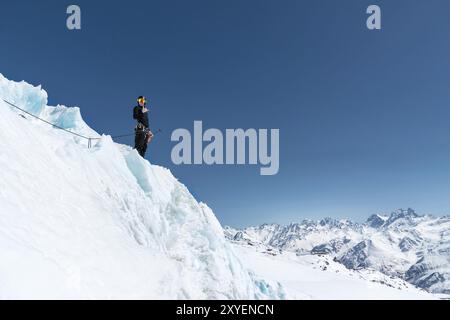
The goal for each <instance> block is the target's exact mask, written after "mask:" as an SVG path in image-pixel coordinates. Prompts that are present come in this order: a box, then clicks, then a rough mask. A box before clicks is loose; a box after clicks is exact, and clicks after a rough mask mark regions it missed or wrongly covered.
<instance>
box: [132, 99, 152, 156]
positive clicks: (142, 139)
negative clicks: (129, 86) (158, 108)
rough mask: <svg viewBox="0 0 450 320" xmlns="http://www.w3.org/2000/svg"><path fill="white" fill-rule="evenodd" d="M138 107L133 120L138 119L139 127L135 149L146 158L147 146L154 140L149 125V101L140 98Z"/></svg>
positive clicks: (136, 129) (135, 108)
mask: <svg viewBox="0 0 450 320" xmlns="http://www.w3.org/2000/svg"><path fill="white" fill-rule="evenodd" d="M137 102H138V105H137V106H135V107H134V109H133V118H134V119H136V121H137V125H136V128H135V129H134V130H135V134H136V135H135V139H134V144H135V146H134V148H135V149H136V150H137V151H138V152H139V154H140V155H141V156H142V157H143V158H144V157H145V151H147V145H148V143H150V141H151V140H152V138H153V133H152V132H151V131H150V128H149V125H148V109H147V99H146V98H145V97H143V96H139V98H138V99H137Z"/></svg>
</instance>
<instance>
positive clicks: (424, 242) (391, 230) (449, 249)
mask: <svg viewBox="0 0 450 320" xmlns="http://www.w3.org/2000/svg"><path fill="white" fill-rule="evenodd" d="M449 230H450V217H433V216H430V215H425V216H421V215H418V214H417V213H416V212H415V211H414V210H412V209H407V210H403V209H399V210H397V211H395V212H392V213H391V214H390V215H372V216H370V217H369V219H368V220H367V222H366V223H363V224H358V223H353V222H351V221H348V220H341V221H338V220H335V219H330V218H327V219H323V220H320V221H310V220H305V221H303V222H301V223H297V224H295V223H293V224H290V225H288V226H284V227H283V226H279V225H267V224H265V225H262V226H260V227H250V228H246V229H244V230H235V229H233V228H230V227H225V234H226V236H227V238H228V239H230V240H232V242H234V243H241V244H245V245H252V246H258V245H264V246H266V247H270V248H276V249H278V250H282V251H289V252H295V253H297V254H315V255H324V256H325V255H326V256H329V257H331V258H333V259H334V260H335V261H337V262H340V263H341V264H343V265H344V266H345V267H347V268H348V269H353V270H363V269H366V270H369V269H371V270H378V271H380V272H382V273H384V274H386V275H388V276H393V277H399V278H402V279H404V280H406V281H408V282H410V283H412V284H414V285H416V286H418V287H420V288H423V289H426V290H428V291H430V292H433V293H444V294H450V268H449V267H448V266H449V263H450V232H449Z"/></svg>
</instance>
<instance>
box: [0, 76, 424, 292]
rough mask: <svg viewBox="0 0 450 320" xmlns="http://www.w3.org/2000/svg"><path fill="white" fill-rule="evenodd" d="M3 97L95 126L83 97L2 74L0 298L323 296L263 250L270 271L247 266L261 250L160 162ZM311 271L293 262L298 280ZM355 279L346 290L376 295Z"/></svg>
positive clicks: (84, 127)
mask: <svg viewBox="0 0 450 320" xmlns="http://www.w3.org/2000/svg"><path fill="white" fill-rule="evenodd" d="M1 99H5V100H7V101H10V102H12V103H14V104H16V105H17V106H20V107H21V108H24V109H25V110H27V111H28V112H31V113H32V114H34V115H37V116H40V117H42V118H44V119H46V120H48V121H51V122H52V123H55V124H57V125H58V126H61V127H63V128H66V129H68V130H70V131H73V132H77V133H80V134H83V135H86V136H91V137H92V136H93V137H95V136H99V135H98V133H96V132H95V131H94V130H92V129H91V128H90V127H89V126H88V125H87V124H86V123H85V122H84V121H83V120H82V117H81V114H80V110H79V108H76V107H73V108H68V107H65V106H56V107H52V106H48V105H47V93H46V92H45V91H44V90H42V89H41V87H40V86H39V87H34V86H32V85H29V84H27V83H25V82H20V83H18V82H13V81H9V80H7V79H6V78H4V77H3V76H2V75H1V74H0V299H286V298H287V299H289V298H311V297H312V298H322V297H327V293H326V292H325V291H326V290H327V289H326V288H325V287H326V286H325V287H324V288H323V290H324V291H323V292H320V290H319V291H314V292H311V293H305V291H307V290H308V286H305V288H304V289H303V290H300V291H301V293H302V294H300V295H298V294H297V293H298V291H299V290H297V291H296V292H294V293H292V294H291V293H289V292H288V291H286V289H285V288H284V287H283V286H282V285H281V284H280V283H279V281H278V280H277V277H280V278H282V277H281V276H282V273H283V272H285V270H288V271H289V272H292V271H290V270H293V269H286V268H283V266H286V263H287V262H285V261H284V262H283V261H282V262H281V264H279V266H280V269H279V270H278V273H277V272H275V271H276V269H277V262H276V261H274V260H270V265H269V267H270V268H269V269H267V270H272V271H273V272H271V277H270V278H267V279H269V280H267V279H264V276H265V275H266V273H267V271H266V272H264V268H263V264H265V263H267V261H262V264H259V265H257V266H256V267H257V269H258V273H255V272H254V271H251V268H253V267H255V263H256V264H257V261H259V258H258V257H256V258H255V259H253V260H252V259H250V260H251V261H247V260H244V259H242V257H240V256H241V255H242V253H241V252H237V253H235V248H234V247H233V245H232V244H231V243H229V242H228V241H227V240H226V239H225V237H224V232H223V229H222V227H221V225H220V223H219V222H218V220H217V219H216V217H215V216H214V214H213V212H212V211H211V209H210V208H208V206H207V205H205V204H203V203H198V202H197V201H196V200H195V199H194V198H193V196H192V195H191V194H190V193H189V191H188V190H187V188H186V187H185V186H184V185H183V184H181V183H180V182H178V181H177V179H175V178H174V177H173V176H172V174H171V173H170V171H169V170H168V169H165V168H162V167H160V166H156V165H151V164H150V163H149V162H148V161H147V160H144V159H142V158H141V157H140V156H139V155H138V153H137V152H136V151H135V150H133V149H132V148H130V147H128V146H125V145H121V144H117V143H114V142H113V141H112V139H111V137H110V136H107V135H102V136H101V139H100V140H96V141H94V143H93V147H92V148H90V149H89V148H87V141H86V140H84V139H82V138H80V137H76V136H73V135H71V134H69V133H67V132H64V131H63V130H60V129H57V128H54V127H52V126H50V125H48V124H45V123H43V122H40V121H39V120H37V119H34V118H32V117H30V116H29V115H26V114H25V115H23V116H21V114H22V113H21V112H20V111H18V110H16V109H14V108H12V107H11V106H10V105H8V104H6V103H5V102H3V100H1ZM290 266H291V267H292V264H290ZM261 269H262V271H261ZM274 270H275V271H274ZM308 270H309V271H308ZM310 271H311V272H312V268H309V269H308V268H305V267H301V268H299V269H298V272H299V274H301V277H300V278H298V279H299V281H296V282H295V283H296V285H297V286H299V287H302V286H303V284H304V283H305V282H302V281H303V280H302V279H306V278H308V272H310ZM314 275H316V276H317V274H316V273H314ZM338 278H339V277H338ZM339 279H340V280H339V281H336V278H324V279H323V280H324V281H325V283H326V281H328V280H329V281H334V287H336V285H338V284H339V285H340V284H342V286H345V283H346V279H347V278H339ZM359 284H360V286H359V287H358V288H359V289H360V290H359V291H358V292H355V291H353V293H354V295H353V296H352V295H351V294H349V295H346V296H345V297H349V296H350V297H351V298H354V299H355V298H364V297H366V298H372V297H374V292H373V291H371V290H370V287H364V285H363V284H364V283H363V282H360V283H359ZM331 285H332V284H331ZM383 289H384V290H385V291H386V292H389V295H388V297H389V298H397V299H402V298H418V299H421V298H424V293H422V292H421V291H419V290H416V289H409V290H407V291H404V290H397V289H395V290H394V289H392V288H388V287H383V286H381V285H380V286H379V287H377V290H378V291H376V293H377V294H376V297H377V298H383V297H384V295H383V292H384V290H383ZM294 291H295V290H294ZM427 297H431V296H427Z"/></svg>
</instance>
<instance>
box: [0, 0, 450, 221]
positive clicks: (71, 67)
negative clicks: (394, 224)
mask: <svg viewBox="0 0 450 320" xmlns="http://www.w3.org/2000/svg"><path fill="white" fill-rule="evenodd" d="M69 4H78V5H80V7H81V10H82V30H81V31H75V32H74V31H68V30H67V29H66V27H65V20H66V14H65V11H66V8H67V6H68V5H69ZM370 4H378V5H380V6H381V9H382V30H381V31H375V32H374V31H369V30H367V29H366V27H365V20H366V17H367V15H366V13H365V11H366V8H367V6H368V5H370ZM0 41H1V48H0V73H3V74H4V75H5V76H6V77H8V78H10V79H14V80H22V79H25V80H27V81H28V82H31V83H33V84H42V85H43V87H44V88H45V89H46V90H47V91H48V92H49V95H50V104H53V105H56V104H58V103H61V104H65V105H68V106H79V107H81V109H82V115H83V117H84V119H85V120H86V122H87V123H88V124H90V125H91V126H92V127H93V128H94V129H96V130H97V131H99V132H101V133H110V134H120V133H128V132H132V129H133V125H134V123H133V120H132V118H131V110H132V107H133V105H134V103H135V99H136V97H137V96H138V95H141V94H142V95H146V96H148V97H149V98H150V100H151V101H150V103H151V106H152V107H151V108H152V111H151V124H152V127H153V128H161V129H163V134H161V135H160V136H158V138H157V139H155V140H154V142H153V143H152V145H151V147H150V150H149V152H148V158H149V159H150V160H151V161H152V162H153V163H155V164H160V165H163V166H165V167H168V168H170V169H171V170H172V172H173V173H174V175H175V176H177V177H178V178H179V179H180V180H181V181H182V182H183V183H185V184H186V185H187V186H188V188H189V189H190V190H191V192H192V193H193V194H194V195H195V196H196V197H197V198H198V199H199V200H201V201H204V202H206V203H207V204H208V205H209V206H210V207H212V209H213V210H214V212H215V213H216V215H217V216H218V218H219V220H220V221H221V222H222V224H226V225H233V226H237V227H241V226H246V225H250V224H251V225H253V224H259V223H263V222H279V223H288V222H290V221H299V220H301V219H303V218H313V219H316V218H322V217H324V216H331V217H337V218H344V217H346V218H352V219H356V220H363V219H365V218H366V217H367V216H368V215H369V214H372V213H378V212H385V211H391V210H394V209H396V208H399V207H407V206H410V207H413V208H415V209H416V210H418V211H419V212H424V213H425V212H429V213H434V214H444V213H448V212H449V209H450V196H449V191H450V168H449V166H450V121H449V120H450V90H449V88H450V1H448V0H414V1H409V0H395V1H386V0H371V1H366V0H341V1H337V0H321V1H318V0H307V1H300V0H289V1H286V0H279V1H278V0H277V1H275V0H270V1H267V0H227V1H225V0H176V1H175V0H164V1H162V0H161V1H134V0H129V1H125V2H119V1H84V0H83V1H74V2H72V1H70V2H69V1H62V0H57V1H56V0H55V1H22V0H17V1H2V3H1V4H0ZM194 120H203V124H204V127H207V128H211V127H214V128H220V129H225V128H238V127H242V128H279V129H280V148H281V154H280V172H279V174H278V175H276V176H271V177H268V176H260V175H259V167H256V166H244V167H239V166H212V167H207V166H175V165H173V164H172V163H171V160H170V151H171V149H172V147H173V145H174V143H172V142H171V141H170V134H171V132H172V131H173V130H174V129H176V128H192V125H193V121H194ZM120 141H121V142H123V143H128V144H133V138H128V139H122V140H120Z"/></svg>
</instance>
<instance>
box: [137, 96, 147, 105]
mask: <svg viewBox="0 0 450 320" xmlns="http://www.w3.org/2000/svg"><path fill="white" fill-rule="evenodd" d="M137 102H138V103H143V104H147V98H145V97H144V96H139V98H137Z"/></svg>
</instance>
